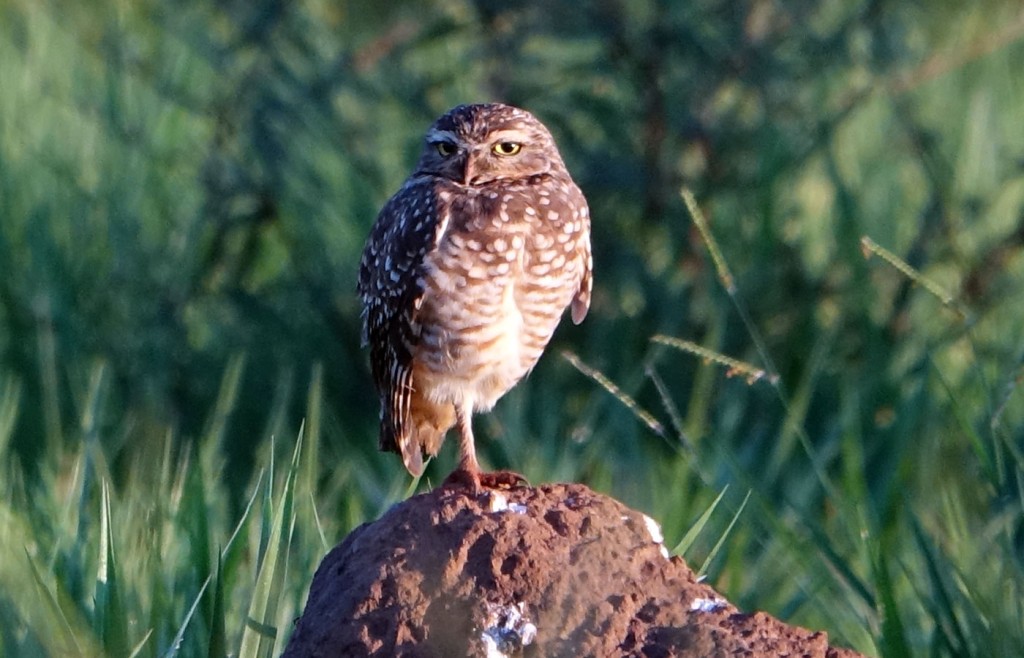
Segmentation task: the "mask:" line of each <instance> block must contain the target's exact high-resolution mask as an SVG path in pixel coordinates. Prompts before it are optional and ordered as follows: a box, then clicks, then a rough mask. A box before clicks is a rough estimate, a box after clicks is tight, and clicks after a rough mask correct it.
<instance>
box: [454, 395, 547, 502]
mask: <svg viewBox="0 0 1024 658" xmlns="http://www.w3.org/2000/svg"><path fill="white" fill-rule="evenodd" d="M455 417H456V419H457V424H458V426H459V465H458V467H457V468H456V469H455V470H454V471H452V473H451V475H449V476H448V477H447V478H446V479H445V481H444V485H443V486H446V487H447V486H462V487H466V488H467V489H469V490H470V492H471V493H473V494H478V493H480V490H481V489H482V488H487V489H509V488H511V487H515V486H518V485H520V484H527V481H526V478H524V477H523V476H522V475H520V474H519V473H513V472H512V471H494V472H491V473H482V472H481V471H480V464H479V462H477V460H476V444H475V443H474V441H473V422H472V420H473V403H472V402H470V403H469V404H465V403H463V404H462V405H456V406H455Z"/></svg>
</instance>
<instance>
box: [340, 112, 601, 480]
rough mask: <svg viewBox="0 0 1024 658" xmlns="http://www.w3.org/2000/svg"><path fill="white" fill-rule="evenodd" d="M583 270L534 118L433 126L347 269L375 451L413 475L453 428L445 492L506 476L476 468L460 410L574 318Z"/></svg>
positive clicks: (482, 400)
mask: <svg viewBox="0 0 1024 658" xmlns="http://www.w3.org/2000/svg"><path fill="white" fill-rule="evenodd" d="M591 269H592V261H591V254H590V216H589V212H588V209H587V202H586V199H584V198H583V193H582V192H580V189H579V188H578V187H577V186H576V184H575V183H574V182H573V180H572V178H571V177H570V176H569V172H568V171H567V170H566V168H565V164H564V163H563V162H562V158H561V156H560V155H559V153H558V149H557V147H556V146H555V142H554V140H553V139H552V137H551V133H550V132H548V129H547V128H545V127H544V125H543V124H542V123H541V122H540V121H538V120H537V119H536V118H535V117H534V116H533V115H532V114H530V113H529V112H527V111H526V110H522V109H519V108H517V107H512V106H509V105H501V104H480V105H460V106H459V107H456V108H454V109H452V110H451V111H449V112H448V113H447V114H445V115H444V116H442V117H441V118H439V119H438V120H437V121H436V122H434V124H433V125H432V126H431V127H430V129H429V130H428V131H427V134H426V139H425V141H424V145H423V153H422V155H421V156H420V159H419V163H418V164H417V165H416V170H415V171H414V172H413V173H412V175H411V176H410V177H409V178H408V179H407V180H406V181H405V183H404V184H403V185H402V188H401V189H400V190H398V192H397V193H396V194H395V195H394V196H393V197H391V199H390V200H389V201H388V202H387V203H386V204H385V205H384V208H383V209H382V210H381V211H380V214H379V215H378V217H377V221H376V222H375V223H374V225H373V229H372V230H371V232H370V237H369V239H368V240H367V242H366V246H365V247H364V249H363V256H362V260H361V262H360V265H359V285H358V292H359V295H360V297H361V299H362V303H363V341H364V344H368V345H369V346H370V364H371V369H372V371H373V379H374V383H375V384H376V388H377V391H378V393H379V394H380V401H381V414H380V421H381V422H380V448H381V449H382V450H391V451H395V452H397V453H399V454H400V455H401V456H402V461H403V462H404V464H405V467H406V468H407V469H408V470H409V472H410V473H411V474H413V475H414V476H418V475H419V474H420V473H421V472H422V470H423V455H424V454H426V455H430V456H433V455H436V454H437V451H438V449H439V448H440V446H441V443H442V441H443V440H444V437H445V434H446V433H447V432H448V430H449V429H450V428H451V427H452V426H453V425H458V433H459V451H460V458H459V465H458V467H457V468H456V470H455V472H454V473H453V474H452V476H450V477H449V481H450V482H454V483H462V484H465V485H467V486H469V487H470V488H471V489H472V490H474V491H477V490H479V489H480V487H481V486H498V485H502V484H506V483H508V481H509V480H510V479H511V480H515V479H516V478H518V476H516V475H515V474H513V473H481V472H480V467H479V464H478V462H477V458H476V451H475V448H474V443H473V429H472V422H471V417H472V414H473V412H474V411H489V410H490V409H491V408H492V407H493V406H494V403H495V402H497V400H498V398H500V397H501V396H502V395H504V394H505V393H506V392H508V390H509V389H511V388H512V387H513V386H515V384H516V383H517V382H518V381H519V380H520V379H522V378H523V377H524V376H525V375H526V374H527V373H528V372H530V370H531V369H532V368H533V366H534V365H535V364H536V363H537V360H538V359H539V358H540V355H541V353H542V352H543V351H544V348H545V346H547V344H548V341H549V340H550V339H551V334H552V333H553V332H554V330H555V327H556V326H557V325H558V322H559V320H560V319H561V317H562V314H563V312H564V311H565V309H566V308H567V307H570V306H571V316H572V320H573V322H575V323H577V324H579V323H580V322H581V321H582V320H583V318H584V316H585V315H586V314H587V309H588V308H589V307H590V291H591Z"/></svg>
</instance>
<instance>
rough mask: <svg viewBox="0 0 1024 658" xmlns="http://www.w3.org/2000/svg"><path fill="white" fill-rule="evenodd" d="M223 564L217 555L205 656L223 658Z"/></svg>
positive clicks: (224, 640)
mask: <svg viewBox="0 0 1024 658" xmlns="http://www.w3.org/2000/svg"><path fill="white" fill-rule="evenodd" d="M223 567H224V563H223V559H222V558H221V556H220V554H218V555H217V572H216V573H215V574H213V612H212V616H211V618H210V623H209V627H210V642H209V644H208V647H209V648H208V649H207V652H206V653H207V656H209V658H223V657H224V656H226V655H228V646H227V634H226V632H225V628H226V623H225V619H224V616H225V613H224V568H223Z"/></svg>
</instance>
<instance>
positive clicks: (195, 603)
mask: <svg viewBox="0 0 1024 658" xmlns="http://www.w3.org/2000/svg"><path fill="white" fill-rule="evenodd" d="M212 578H213V576H209V577H207V579H206V580H205V581H203V586H202V587H200V588H199V593H198V594H196V597H195V599H193V600H192V606H191V607H190V608H189V609H188V614H186V615H185V619H183V620H182V622H181V625H180V626H179V627H178V632H177V633H176V634H175V635H174V640H172V641H171V646H169V647H167V651H165V652H164V653H163V658H173V657H174V656H177V655H178V651H179V650H180V649H181V643H182V641H183V640H184V639H185V631H186V630H187V629H188V625H189V623H191V621H192V617H194V616H195V614H196V610H197V609H198V608H199V604H200V602H202V600H203V594H205V593H206V588H207V587H209V585H210V580H211V579H212Z"/></svg>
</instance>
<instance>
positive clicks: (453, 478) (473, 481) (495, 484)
mask: <svg viewBox="0 0 1024 658" xmlns="http://www.w3.org/2000/svg"><path fill="white" fill-rule="evenodd" d="M529 484H530V483H529V481H527V479H526V478H525V477H523V476H522V475H520V474H519V473H514V472H513V471H492V472H489V473H484V472H481V471H477V470H469V469H465V468H457V469H455V470H454V471H452V472H451V474H450V475H449V476H448V477H446V478H445V480H444V483H443V484H442V485H441V487H442V488H445V489H468V490H469V492H470V493H471V494H474V495H476V494H478V493H480V492H481V491H482V490H483V489H512V488H513V487H519V486H524V485H529Z"/></svg>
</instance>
